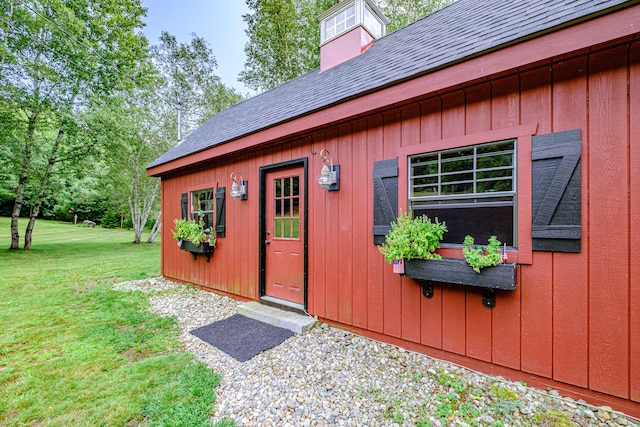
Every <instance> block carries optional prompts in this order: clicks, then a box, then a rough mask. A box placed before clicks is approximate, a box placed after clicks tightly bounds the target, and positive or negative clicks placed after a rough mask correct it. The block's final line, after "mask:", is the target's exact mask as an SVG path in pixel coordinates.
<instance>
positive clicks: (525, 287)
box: [162, 41, 640, 415]
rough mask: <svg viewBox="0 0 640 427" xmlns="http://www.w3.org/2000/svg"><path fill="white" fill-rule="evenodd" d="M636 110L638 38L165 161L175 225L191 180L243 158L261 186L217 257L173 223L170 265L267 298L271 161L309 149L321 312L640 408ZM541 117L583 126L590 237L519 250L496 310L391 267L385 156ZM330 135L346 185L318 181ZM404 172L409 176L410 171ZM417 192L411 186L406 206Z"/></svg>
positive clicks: (208, 283) (311, 299)
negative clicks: (265, 211) (309, 130)
mask: <svg viewBox="0 0 640 427" xmlns="http://www.w3.org/2000/svg"><path fill="white" fill-rule="evenodd" d="M587 100H588V102H587ZM631 117H636V118H637V117H640V42H637V41H628V42H624V43H620V44H619V45H617V46H614V47H610V48H606V49H605V48H602V49H600V50H597V51H594V52H591V53H582V54H576V55H574V56H571V57H569V56H568V57H565V58H562V59H558V60H557V61H554V62H552V63H547V64H544V65H540V66H538V67H535V68H531V67H530V68H523V69H521V70H520V71H519V72H517V73H516V72H512V73H502V74H501V76H500V77H496V78H493V79H490V80H487V81H483V82H478V83H476V84H473V85H466V86H465V85H462V86H459V87H457V88H456V89H455V90H449V91H443V92H442V93H439V94H437V95H431V96H429V95H426V96H424V97H423V98H420V99H417V100H416V101H415V102H411V103H408V104H405V105H397V106H396V107H394V108H393V109H389V110H386V111H380V112H378V113H376V114H372V115H369V116H364V117H360V118H358V119H355V120H352V121H348V122H344V123H342V124H340V125H339V126H333V127H330V128H327V129H318V128H317V126H315V128H316V130H315V131H314V133H313V134H309V135H303V136H302V137H300V138H297V139H294V140H291V139H288V140H286V141H283V144H282V145H270V148H263V149H255V150H254V151H251V150H247V151H244V152H243V154H242V156H240V157H235V158H230V157H219V158H217V159H215V160H212V161H211V163H203V164H201V165H200V166H199V167H198V169H195V170H188V171H185V172H180V173H178V172H176V173H174V174H171V175H165V176H163V185H162V188H163V199H162V204H163V212H164V226H165V230H169V229H170V228H171V221H172V219H173V218H177V217H179V215H180V206H179V200H180V195H181V194H182V193H184V192H185V191H186V189H188V188H192V189H193V188H197V187H202V188H205V187H211V186H213V187H215V186H216V185H217V186H226V187H227V189H228V188H229V187H230V180H229V173H230V172H232V171H237V172H239V173H241V174H242V175H243V178H244V179H245V180H248V181H249V199H248V200H247V201H242V202H240V201H234V200H233V199H231V198H230V197H227V231H226V237H225V238H220V239H219V240H218V245H217V247H216V251H215V254H214V255H213V257H212V259H211V262H210V263H208V264H207V263H206V262H205V260H204V259H203V258H202V257H200V258H198V260H196V261H194V260H193V259H192V257H191V256H190V255H189V254H187V253H184V252H180V251H179V249H178V247H177V245H176V244H175V241H173V239H171V238H170V237H169V236H167V238H165V239H164V240H163V263H162V268H163V274H164V275H166V276H167V277H169V278H173V279H178V280H181V281H185V282H192V283H193V282H194V281H196V278H197V280H198V281H199V283H197V284H198V285H201V286H203V287H205V288H207V289H211V290H218V291H222V292H227V293H233V294H236V295H238V296H240V297H242V298H249V299H256V298H258V289H257V284H258V275H259V272H258V253H259V247H258V242H259V236H258V235H257V233H258V228H259V218H258V216H257V213H258V202H259V198H258V188H257V186H258V182H259V172H258V170H259V168H260V167H261V166H266V165H270V164H273V163H278V162H281V161H286V160H291V159H297V158H301V157H308V158H309V172H308V176H309V217H308V220H309V259H308V283H309V295H308V310H309V312H310V313H311V314H315V315H318V316H319V317H321V318H323V319H325V320H328V321H331V322H335V323H337V324H341V325H343V326H345V327H351V328H353V329H357V330H359V331H361V332H363V333H365V334H366V333H369V334H371V335H375V336H376V337H377V338H382V339H387V340H388V341H390V342H394V343H399V344H402V345H405V346H407V347H410V348H414V349H418V350H420V351H425V352H427V353H431V354H434V355H438V356H440V357H445V358H449V359H451V360H456V361H459V362H463V363H467V364H470V365H474V364H475V366H482V367H484V368H488V369H490V367H491V365H487V363H491V364H493V365H494V366H499V367H504V368H508V369H509V371H508V372H511V373H513V372H515V371H518V370H520V371H522V372H524V373H526V374H530V375H532V376H535V377H536V378H538V379H539V380H540V381H544V379H545V378H546V379H549V380H554V381H557V383H553V384H554V386H557V385H558V384H560V383H563V384H566V387H565V389H567V390H570V391H572V392H574V393H578V394H579V393H583V394H585V395H590V396H594V395H595V396H597V398H598V399H600V401H603V402H604V401H607V399H609V398H608V397H607V396H612V398H611V399H610V401H611V402H612V403H613V405H614V406H618V407H623V408H624V409H626V410H627V411H628V412H630V413H633V414H635V415H640V406H639V405H638V404H636V403H632V402H640V252H638V251H636V250H634V249H633V248H634V246H635V245H634V243H637V241H638V239H639V238H640V172H639V171H640V144H638V143H637V142H638V141H639V140H640V125H639V124H638V122H640V121H639V120H637V119H636V120H631ZM530 124H535V128H537V131H534V132H537V134H546V133H551V132H559V131H564V130H569V129H580V130H581V136H582V250H581V252H580V253H577V254H572V253H571V254H570V253H550V252H533V253H529V254H515V255H516V256H517V257H522V259H520V262H521V263H522V264H521V265H520V266H519V267H518V286H517V289H516V290H515V291H513V292H498V297H497V302H496V307H495V308H493V309H492V310H489V309H487V308H485V307H484V306H482V304H481V296H480V293H479V292H478V291H477V290H476V289H473V288H465V287H461V286H453V285H451V286H449V285H442V286H440V285H438V286H435V287H434V296H433V298H431V299H426V298H424V297H423V296H422V293H421V290H420V287H419V285H418V284H417V283H416V282H414V281H413V280H411V279H407V278H400V277H399V276H397V275H395V274H393V273H392V272H391V267H390V266H388V265H386V264H384V263H383V260H382V256H381V254H380V253H379V252H378V249H377V247H376V246H375V245H374V244H373V236H372V235H371V229H372V227H373V211H372V210H373V208H372V199H373V182H372V179H371V177H372V172H373V163H374V162H376V161H379V160H384V159H389V158H393V157H396V153H397V152H399V151H402V150H416V148H415V147H416V146H419V147H423V148H424V151H430V150H433V149H435V148H434V147H438V149H439V148H441V147H440V145H441V144H442V141H445V140H450V139H451V138H454V137H465V136H473V135H474V134H483V133H487V132H493V131H497V130H501V129H505V128H507V129H509V128H517V127H523V126H529V125H530ZM514 136H515V135H514ZM632 142H633V143H632ZM323 148H325V149H328V150H329V151H330V152H331V153H332V155H333V161H334V163H337V164H340V165H341V183H340V188H341V189H340V191H337V192H327V191H325V190H322V189H320V188H319V186H318V185H317V184H315V182H314V178H315V177H316V176H317V175H318V174H319V172H320V166H321V164H320V160H319V158H318V156H317V155H316V154H317V153H318V152H319V151H320V150H321V149H323ZM418 150H420V149H419V148H418ZM529 156H530V154H529ZM529 158H530V157H529ZM403 161H404V162H406V157H405V158H400V162H403ZM404 170H405V171H406V163H405V165H404ZM522 172H523V171H522V169H521V170H520V171H519V173H522ZM399 179H400V181H401V182H402V181H403V180H404V183H403V184H402V185H401V188H404V189H406V185H407V184H406V180H407V177H406V174H404V175H403V174H401V175H400V177H399ZM406 197H407V196H406V191H405V192H404V193H403V192H401V193H400V200H401V202H400V204H401V206H406V203H407V200H406ZM529 213H530V211H529ZM520 238H522V236H520ZM527 257H528V258H529V259H525V258H527ZM385 337H386V338H385ZM475 361H477V364H476V362H475ZM511 370H515V371H511ZM590 391H593V392H599V393H603V394H602V395H601V394H593V393H591V392H590ZM590 393H591V394H590ZM615 398H620V400H617V399H615ZM623 399H626V400H623ZM625 401H626V402H629V403H628V404H625Z"/></svg>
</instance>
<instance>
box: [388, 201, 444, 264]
mask: <svg viewBox="0 0 640 427" xmlns="http://www.w3.org/2000/svg"><path fill="white" fill-rule="evenodd" d="M446 231H447V227H446V225H445V223H444V222H442V223H441V222H439V221H438V218H436V219H435V221H434V222H432V221H431V219H430V218H429V217H428V216H426V215H422V216H418V217H416V218H413V217H412V215H411V212H407V213H402V211H401V212H400V215H399V216H398V219H397V220H396V221H394V222H392V223H391V231H390V232H389V234H387V236H386V241H385V243H384V244H383V245H382V246H380V248H379V249H380V252H382V254H383V255H384V259H385V260H386V261H387V262H388V263H392V262H393V261H394V260H401V259H411V258H419V259H441V257H440V255H438V254H436V253H435V251H436V249H438V248H439V247H440V241H441V240H442V236H444V233H445V232H446Z"/></svg>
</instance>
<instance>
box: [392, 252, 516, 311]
mask: <svg viewBox="0 0 640 427" xmlns="http://www.w3.org/2000/svg"><path fill="white" fill-rule="evenodd" d="M404 264H405V273H404V274H405V276H407V277H411V278H412V279H417V280H421V281H423V282H422V294H423V295H424V296H425V297H426V298H431V297H432V296H433V282H440V283H454V284H458V285H466V286H478V287H481V288H483V290H482V303H483V304H484V306H485V307H488V308H492V307H493V306H495V303H496V302H495V290H496V289H502V290H507V291H512V290H514V289H515V288H516V263H513V262H508V263H506V264H498V265H496V266H495V267H486V268H483V269H482V270H480V273H476V272H475V271H474V270H473V269H472V268H471V267H470V266H469V264H467V261H466V260H464V259H461V258H443V259H439V260H435V259H432V260H424V259H409V260H405V262H404Z"/></svg>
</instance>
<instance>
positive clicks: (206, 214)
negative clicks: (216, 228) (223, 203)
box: [191, 188, 215, 230]
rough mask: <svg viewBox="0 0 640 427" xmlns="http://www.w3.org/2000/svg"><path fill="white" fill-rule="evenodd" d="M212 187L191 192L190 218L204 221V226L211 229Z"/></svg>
mask: <svg viewBox="0 0 640 427" xmlns="http://www.w3.org/2000/svg"><path fill="white" fill-rule="evenodd" d="M214 201H215V199H214V194H213V188H207V189H203V190H196V191H192V192H191V219H193V220H194V221H200V219H202V221H203V222H204V228H205V229H207V228H209V229H211V230H213V225H214V222H213V206H214Z"/></svg>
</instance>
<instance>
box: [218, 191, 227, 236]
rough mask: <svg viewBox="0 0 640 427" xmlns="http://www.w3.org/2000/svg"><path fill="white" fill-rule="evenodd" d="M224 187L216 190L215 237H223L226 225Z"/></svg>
mask: <svg viewBox="0 0 640 427" xmlns="http://www.w3.org/2000/svg"><path fill="white" fill-rule="evenodd" d="M226 191H227V188H226V187H218V188H216V237H224V231H225V224H226V208H225V193H226Z"/></svg>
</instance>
